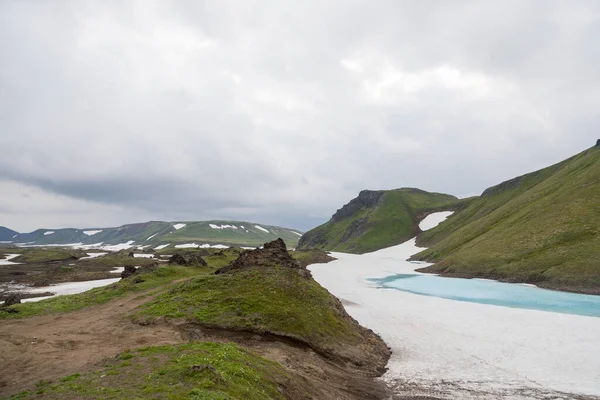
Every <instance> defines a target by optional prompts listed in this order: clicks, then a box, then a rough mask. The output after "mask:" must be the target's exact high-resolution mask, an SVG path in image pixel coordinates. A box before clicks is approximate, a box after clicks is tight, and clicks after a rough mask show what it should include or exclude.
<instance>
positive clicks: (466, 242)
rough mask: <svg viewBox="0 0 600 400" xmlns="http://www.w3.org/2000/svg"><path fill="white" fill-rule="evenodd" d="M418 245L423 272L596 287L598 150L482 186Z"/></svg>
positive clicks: (599, 268)
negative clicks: (425, 265)
mask: <svg viewBox="0 0 600 400" xmlns="http://www.w3.org/2000/svg"><path fill="white" fill-rule="evenodd" d="M419 244H420V245H423V246H428V247H429V248H428V249H427V250H425V251H423V252H421V253H419V254H418V255H416V256H415V257H414V258H415V259H419V260H428V261H432V262H435V263H436V264H435V265H434V266H432V267H429V268H426V269H425V271H428V272H436V273H443V274H447V275H454V276H464V277H485V278H493V279H500V280H505V281H514V282H528V283H535V284H538V285H542V286H545V287H549V288H557V289H564V290H574V291H583V292H592V293H598V292H600V148H598V147H594V148H591V149H588V150H586V151H584V152H582V153H580V154H578V155H576V156H574V157H571V158H569V159H567V160H565V161H563V162H560V163H558V164H556V165H553V166H550V167H548V168H545V169H542V170H539V171H536V172H533V173H530V174H527V175H523V176H521V177H518V178H514V179H511V180H509V181H506V182H504V183H502V184H500V185H497V186H494V187H492V188H489V189H487V190H486V191H485V192H484V193H483V194H482V196H481V197H480V198H477V199H475V200H472V201H471V202H470V203H469V204H467V205H466V207H464V208H462V209H460V210H458V211H457V212H456V213H455V214H454V215H453V216H452V217H451V218H449V219H448V220H446V221H445V222H443V223H441V224H440V225H439V226H438V227H436V228H434V229H432V230H431V231H428V232H425V233H423V234H422V235H421V236H420V237H419Z"/></svg>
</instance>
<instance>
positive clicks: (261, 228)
mask: <svg viewBox="0 0 600 400" xmlns="http://www.w3.org/2000/svg"><path fill="white" fill-rule="evenodd" d="M254 227H255V228H256V229H260V230H261V231H263V232H267V233H271V232H269V231H268V230H266V229H265V228H263V227H262V226H260V225H254Z"/></svg>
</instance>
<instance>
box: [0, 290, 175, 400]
mask: <svg viewBox="0 0 600 400" xmlns="http://www.w3.org/2000/svg"><path fill="white" fill-rule="evenodd" d="M150 299H151V298H150V297H140V296H139V295H138V296H137V297H136V298H131V297H129V298H118V299H115V300H113V301H111V302H109V303H107V304H103V305H99V306H93V307H89V308H86V309H83V310H79V311H74V312H71V313H65V314H56V315H45V316H40V317H31V318H26V319H22V320H6V321H0V371H2V374H1V375H0V394H3V395H8V394H11V393H15V392H18V391H20V390H24V389H27V388H31V387H34V386H35V384H36V383H37V382H38V381H40V380H42V379H46V380H53V379H56V378H58V377H62V376H66V375H71V374H74V373H80V372H82V371H85V370H87V369H88V368H89V367H90V366H92V365H94V364H96V363H98V362H100V361H101V360H103V359H106V358H109V357H114V356H115V355H117V354H118V353H121V352H123V351H125V350H127V349H131V348H136V347H143V346H157V345H163V344H174V343H181V342H182V341H184V339H183V336H182V334H181V333H180V332H179V331H178V330H177V329H176V328H174V327H172V326H168V325H163V326H141V325H137V324H133V323H132V322H130V321H129V320H128V319H126V318H123V315H124V314H126V313H128V312H130V311H132V310H133V309H134V308H136V307H138V306H139V305H140V304H142V303H145V302H147V301H149V300H150Z"/></svg>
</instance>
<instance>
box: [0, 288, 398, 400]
mask: <svg viewBox="0 0 600 400" xmlns="http://www.w3.org/2000/svg"><path fill="white" fill-rule="evenodd" d="M150 299H151V297H146V296H139V295H138V296H137V297H130V298H119V299H116V300H113V301H111V302H110V303H107V304H104V305H99V306H94V307H90V308H87V309H84V310H80V311H75V312H71V313H66V314H57V315H47V316H39V317H31V318H27V319H23V320H7V321H2V323H0V371H2V374H1V375H0V395H5V396H7V395H11V394H14V393H17V392H20V391H22V390H25V389H31V388H33V387H34V386H35V384H36V383H37V382H39V381H40V380H48V381H55V380H57V379H59V378H61V377H63V376H67V375H71V374H74V373H82V372H85V371H88V370H97V369H99V368H101V366H102V365H103V364H104V361H105V360H106V359H108V358H112V357H114V356H116V355H117V354H119V353H121V352H123V351H125V350H127V349H135V348H139V347H146V346H158V345H165V344H176V343H182V342H187V341H189V340H197V341H230V342H235V343H237V344H239V345H241V346H243V347H246V348H248V349H249V350H250V351H253V352H255V353H256V354H259V355H261V356H263V357H265V358H268V359H271V360H273V361H277V362H279V363H280V364H281V365H282V366H283V367H284V368H286V370H288V372H290V375H291V376H292V379H291V380H290V382H288V384H287V386H288V387H286V395H287V396H288V397H289V398H290V399H307V398H312V399H319V400H320V399H339V400H358V399H364V400H369V399H373V400H377V399H389V398H390V393H389V391H388V389H387V388H386V387H385V386H384V385H383V384H382V383H379V382H376V381H375V380H374V377H375V376H374V375H373V374H372V373H369V372H365V371H364V370H361V369H360V368H357V367H354V366H349V365H344V364H339V363H335V362H333V361H331V360H329V359H326V358H324V357H322V356H321V355H319V354H317V353H315V352H314V351H313V350H312V349H310V347H308V346H307V345H304V344H300V343H296V342H294V341H292V340H290V339H285V338H281V337H278V336H275V335H262V336H261V335H254V334H251V333H244V332H230V331H226V330H220V329H209V328H204V327H202V326H199V325H196V324H190V323H188V322H185V321H179V322H177V321H175V322H173V321H170V322H169V321H166V320H159V321H157V322H155V323H152V324H150V325H140V324H137V323H135V322H133V321H132V320H131V319H130V318H127V317H125V315H126V314H128V313H129V312H131V311H132V310H134V309H135V308H136V307H138V306H139V305H141V304H143V303H144V302H146V301H149V300H150ZM306 393H310V397H306Z"/></svg>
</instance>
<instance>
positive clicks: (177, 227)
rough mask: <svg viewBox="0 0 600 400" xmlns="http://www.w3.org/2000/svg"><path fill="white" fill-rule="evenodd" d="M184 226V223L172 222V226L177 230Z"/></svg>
mask: <svg viewBox="0 0 600 400" xmlns="http://www.w3.org/2000/svg"><path fill="white" fill-rule="evenodd" d="M185 226H186V224H173V228H175V229H177V230H179V229H181V228H184V227H185Z"/></svg>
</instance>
